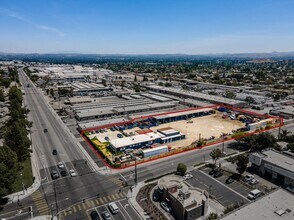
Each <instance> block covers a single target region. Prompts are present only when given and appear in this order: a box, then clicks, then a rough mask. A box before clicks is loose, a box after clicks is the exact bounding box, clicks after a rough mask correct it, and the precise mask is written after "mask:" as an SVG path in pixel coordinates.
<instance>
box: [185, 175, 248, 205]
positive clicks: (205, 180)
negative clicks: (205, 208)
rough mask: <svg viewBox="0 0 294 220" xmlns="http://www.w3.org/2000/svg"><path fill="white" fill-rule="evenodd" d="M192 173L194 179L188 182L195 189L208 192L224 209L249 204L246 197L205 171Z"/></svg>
mask: <svg viewBox="0 0 294 220" xmlns="http://www.w3.org/2000/svg"><path fill="white" fill-rule="evenodd" d="M190 173H191V174H192V175H193V178H191V179H189V180H187V182H188V183H189V184H191V185H192V186H194V187H197V188H200V189H205V190H207V191H208V192H209V193H210V194H211V195H212V196H214V197H215V199H216V200H217V201H218V202H219V203H220V204H221V205H223V206H224V207H227V206H231V205H234V204H242V203H243V204H245V203H248V202H249V200H248V199H247V198H246V196H243V195H242V194H240V193H239V192H237V191H235V190H233V189H231V188H230V187H228V186H226V185H225V184H223V183H221V182H219V181H218V180H217V179H215V178H214V177H211V176H209V175H208V174H206V173H205V172H203V171H200V170H193V171H191V172H190Z"/></svg>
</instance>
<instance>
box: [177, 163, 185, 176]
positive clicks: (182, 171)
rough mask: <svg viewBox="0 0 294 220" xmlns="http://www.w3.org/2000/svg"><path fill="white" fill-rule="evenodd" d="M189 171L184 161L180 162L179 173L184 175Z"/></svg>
mask: <svg viewBox="0 0 294 220" xmlns="http://www.w3.org/2000/svg"><path fill="white" fill-rule="evenodd" d="M186 171H187V166H186V165H185V164H183V163H179V164H178V166H177V173H179V174H180V175H181V176H184V175H185V173H186Z"/></svg>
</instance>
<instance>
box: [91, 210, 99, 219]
mask: <svg viewBox="0 0 294 220" xmlns="http://www.w3.org/2000/svg"><path fill="white" fill-rule="evenodd" d="M90 216H91V219H92V220H100V219H101V218H100V216H99V214H98V212H97V211H96V210H94V211H92V212H91V213H90Z"/></svg>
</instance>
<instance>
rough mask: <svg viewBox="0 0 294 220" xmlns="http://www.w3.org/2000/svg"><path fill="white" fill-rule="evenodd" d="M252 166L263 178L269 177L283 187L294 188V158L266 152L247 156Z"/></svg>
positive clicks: (272, 151)
mask: <svg viewBox="0 0 294 220" xmlns="http://www.w3.org/2000/svg"><path fill="white" fill-rule="evenodd" d="M249 161H250V162H251V163H252V166H253V167H254V168H256V170H258V172H259V173H260V174H261V175H263V176H268V177H271V178H272V179H273V180H276V181H278V182H280V183H282V184H284V185H285V186H290V187H294V158H293V157H291V156H288V155H286V154H283V153H280V152H277V151H274V150H266V151H263V152H262V153H252V154H250V156H249Z"/></svg>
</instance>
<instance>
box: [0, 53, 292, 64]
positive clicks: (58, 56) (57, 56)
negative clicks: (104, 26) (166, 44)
mask: <svg viewBox="0 0 294 220" xmlns="http://www.w3.org/2000/svg"><path fill="white" fill-rule="evenodd" d="M210 59H217V60H222V59H236V60H239V59H240V60H253V59H274V60H277V59H278V60H279V59H291V60H293V59H294V51H293V52H271V53H219V54H202V55H189V54H146V55H144V54H132V55H129V54H82V53H44V54H41V53H40V54H39V53H28V54H25V53H5V52H0V60H23V61H39V62H53V63H68V62H69V63H73V62H83V63H89V62H99V61H109V60H111V61H126V60H132V61H167V60H173V61H192V60H210Z"/></svg>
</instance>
